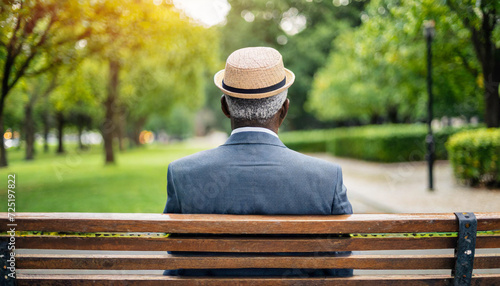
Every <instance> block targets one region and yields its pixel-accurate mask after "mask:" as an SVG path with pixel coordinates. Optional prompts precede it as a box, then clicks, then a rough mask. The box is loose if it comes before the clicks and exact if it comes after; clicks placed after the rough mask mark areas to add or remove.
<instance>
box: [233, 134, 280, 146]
mask: <svg viewBox="0 0 500 286" xmlns="http://www.w3.org/2000/svg"><path fill="white" fill-rule="evenodd" d="M238 144H267V145H275V146H279V147H283V148H286V146H285V144H283V142H281V140H280V139H279V138H276V136H273V135H271V134H267V133H265V132H253V131H250V132H240V133H236V134H233V135H231V136H230V137H229V138H228V139H227V141H226V143H224V145H238ZM224 145H223V146H224Z"/></svg>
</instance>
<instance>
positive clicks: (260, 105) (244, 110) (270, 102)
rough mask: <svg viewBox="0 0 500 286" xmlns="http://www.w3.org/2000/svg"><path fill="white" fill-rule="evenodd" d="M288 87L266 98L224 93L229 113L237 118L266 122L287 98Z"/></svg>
mask: <svg viewBox="0 0 500 286" xmlns="http://www.w3.org/2000/svg"><path fill="white" fill-rule="evenodd" d="M287 93H288V89H285V90H284V91H282V92H280V93H278V94H276V95H273V96H270V97H265V98H259V99H245V98H237V97H232V96H229V95H227V94H224V96H225V97H226V101H227V106H228V108H229V114H231V116H232V117H233V118H235V119H242V120H248V121H257V122H259V123H265V122H266V121H267V120H269V119H270V118H271V117H273V116H274V115H275V114H276V113H277V112H278V110H280V108H281V106H282V105H283V102H285V100H286V96H287Z"/></svg>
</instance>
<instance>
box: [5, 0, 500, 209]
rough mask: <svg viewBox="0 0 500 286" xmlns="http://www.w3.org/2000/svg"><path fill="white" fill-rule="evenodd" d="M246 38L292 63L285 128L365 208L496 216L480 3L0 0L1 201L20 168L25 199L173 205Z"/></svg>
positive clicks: (208, 144) (499, 51) (218, 136)
mask: <svg viewBox="0 0 500 286" xmlns="http://www.w3.org/2000/svg"><path fill="white" fill-rule="evenodd" d="M248 46H269V47H273V48H276V49H277V50H278V51H280V52H281V54H282V55H283V60H284V63H285V66H286V67H287V68H289V69H290V70H292V71H293V72H294V73H295V75H296V81H295V83H294V85H292V87H291V88H290V90H289V92H288V96H289V99H290V111H289V114H288V116H287V118H286V121H285V123H284V125H283V126H282V128H281V129H280V138H281V139H282V140H283V142H284V143H285V144H286V145H287V146H288V147H289V148H292V149H294V150H297V151H300V152H306V153H308V154H311V155H314V156H319V157H322V158H324V159H325V160H331V161H334V162H340V163H341V165H345V167H344V168H345V172H344V174H345V178H344V180H345V184H346V185H347V187H348V189H349V187H350V186H352V188H351V189H350V190H351V194H352V200H353V201H354V203H353V204H355V211H356V210H357V209H358V210H359V212H406V211H416V212H427V211H453V210H454V211H461V210H462V209H461V208H462V207H464V208H465V207H466V206H465V205H460V203H461V202H459V201H458V200H457V202H455V203H452V201H453V200H452V199H450V198H452V197H454V196H455V197H456V196H458V195H457V194H461V195H460V196H459V197H460V198H467V199H465V200H463V199H462V200H460V201H462V203H463V202H464V201H465V202H467V200H469V198H470V197H474V198H475V199H472V200H469V205H468V206H470V208H468V209H465V210H464V211H494V210H496V211H498V205H499V204H498V203H495V202H498V201H499V199H500V196H499V194H500V192H499V190H498V187H499V184H500V159H499V157H500V131H499V128H498V127H499V126H500V98H499V82H500V3H498V2H497V1H473V0H472V1H462V0H448V1H444V0H443V1H431V0H419V1H409V0H408V1H405V0H385V1H383V0H371V1H368V0H366V1H363V0H333V1H331V0H328V1H327V0H288V1H286V0H256V1H244V0H214V1H203V0H183V1H182V0H177V1H176V0H174V1H172V0H120V1H117V0H80V1H56V0H45V1H41V0H24V1H22V0H16V1H14V0H6V1H2V3H1V4H0V80H1V100H0V134H2V136H1V140H2V142H0V177H1V178H2V182H4V183H2V185H1V186H0V191H1V192H0V196H1V197H0V205H1V207H0V210H1V211H6V210H7V176H8V175H9V174H15V176H16V184H15V190H16V196H15V199H16V207H17V208H16V211H80V212H161V211H163V207H164V205H165V202H166V197H167V195H166V172H167V166H168V164H169V162H171V161H172V160H175V159H178V158H181V157H183V156H187V155H189V154H192V153H194V152H197V151H200V150H203V149H207V148H212V147H215V146H218V145H220V144H222V143H224V141H225V139H226V138H227V136H228V134H229V132H230V122H229V120H227V118H225V117H224V115H223V114H222V112H221V111H220V96H221V93H220V90H218V89H217V88H216V87H215V85H214V84H213V75H214V74H215V73H216V72H217V71H218V70H221V69H223V68H224V63H225V59H226V58H227V57H228V55H229V54H230V53H232V52H233V51H234V50H236V49H239V48H243V47H248ZM429 55H431V56H430V57H429ZM429 70H431V74H429V72H428V71H429ZM429 75H432V76H431V77H430V76H429ZM429 93H432V96H431V97H430V96H429ZM431 132H432V133H431ZM430 134H432V139H433V140H432V142H431V141H429V140H430ZM426 142H427V144H426ZM428 150H432V151H433V152H432V155H428V153H429V151H428ZM429 156H431V157H432V159H433V160H432V161H435V164H436V166H435V170H434V171H435V172H437V173H436V174H435V175H434V177H435V178H434V180H435V181H436V182H435V187H429V185H428V183H427V181H428V180H429V178H428V175H427V174H428V170H427V169H426V168H427V167H426V166H427V165H426V163H425V160H426V158H427V159H429V158H431V157H429ZM360 176H361V177H360ZM431 188H432V189H435V191H434V192H429V191H428V189H431ZM417 198H418V199H417ZM474 200H475V201H476V202H472V201H474ZM432 202H434V204H433V203H432ZM395 206H398V207H395ZM451 209H453V210H451Z"/></svg>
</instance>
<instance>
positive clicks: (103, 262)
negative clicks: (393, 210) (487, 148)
mask: <svg viewBox="0 0 500 286" xmlns="http://www.w3.org/2000/svg"><path fill="white" fill-rule="evenodd" d="M16 260H17V266H18V268H19V269H109V270H127V269H128V270H156V269H177V268H184V269H200V268H202V269H203V268H206V269H220V268H354V269H451V268H452V267H453V265H454V262H455V259H454V257H453V255H351V256H346V257H335V256H320V255H318V256H313V257H311V256H253V255H240V256H230V255H228V256H174V255H168V254H166V255H104V254H87V255H85V254H18V255H17V256H16ZM474 268H475V269H482V268H500V254H479V255H476V257H475V259H474Z"/></svg>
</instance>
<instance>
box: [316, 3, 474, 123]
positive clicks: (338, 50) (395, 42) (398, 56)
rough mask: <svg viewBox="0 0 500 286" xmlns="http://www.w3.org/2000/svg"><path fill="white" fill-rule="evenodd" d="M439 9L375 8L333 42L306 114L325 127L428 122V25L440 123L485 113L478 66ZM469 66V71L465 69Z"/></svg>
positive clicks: (452, 19) (460, 32)
mask: <svg viewBox="0 0 500 286" xmlns="http://www.w3.org/2000/svg"><path fill="white" fill-rule="evenodd" d="M448 11H449V10H448V8H447V7H446V6H445V5H439V4H436V3H435V2H434V1H372V2H371V3H370V4H369V5H368V6H367V8H366V11H365V13H363V15H362V19H363V22H364V23H363V24H362V25H361V26H360V27H359V28H356V29H353V30H351V31H346V32H345V33H343V34H342V35H340V36H339V37H338V38H337V39H336V40H335V42H334V46H335V48H334V49H333V50H332V53H331V54H330V57H329V60H328V63H327V65H326V66H325V68H323V69H322V70H321V71H320V72H319V73H318V74H317V76H316V77H315V80H314V84H313V86H314V87H313V92H312V94H311V96H310V98H309V100H308V108H309V109H310V110H314V111H316V112H317V113H318V116H320V118H322V119H330V120H331V119H334V120H353V119H354V120H358V121H360V122H362V123H377V122H387V121H390V122H408V121H419V120H423V118H425V103H426V100H427V96H426V92H425V84H426V83H425V75H426V66H425V62H426V61H425V40H424V37H423V34H422V30H423V23H424V21H425V20H428V19H434V20H435V21H436V28H437V30H436V34H437V36H436V37H435V41H434V42H433V51H434V57H433V69H434V72H433V79H434V83H435V84H434V94H435V102H434V103H435V104H434V106H435V113H434V114H435V116H438V117H440V116H458V115H463V116H466V117H471V116H474V115H477V114H478V113H479V112H480V108H481V106H480V102H481V96H480V88H479V87H478V85H477V82H478V74H475V73H471V72H470V70H474V68H475V67H476V66H477V63H476V62H475V61H474V59H473V57H472V53H473V51H472V48H471V47H470V46H469V45H468V39H467V37H466V36H464V34H465V35H466V34H467V31H466V30H465V29H464V28H463V27H462V26H461V25H460V20H459V19H458V17H457V15H450V14H449V13H448ZM464 59H467V60H468V64H469V65H468V66H464V64H463V61H464Z"/></svg>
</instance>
